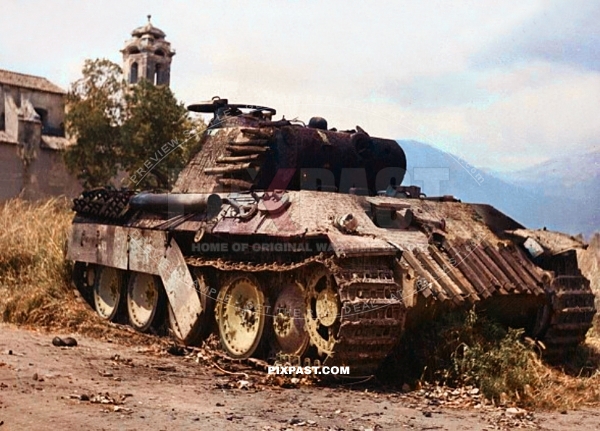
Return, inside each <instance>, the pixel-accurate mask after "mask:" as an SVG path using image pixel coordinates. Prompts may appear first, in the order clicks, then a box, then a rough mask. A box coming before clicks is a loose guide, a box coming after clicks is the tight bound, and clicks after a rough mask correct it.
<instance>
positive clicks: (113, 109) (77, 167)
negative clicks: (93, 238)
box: [65, 60, 123, 188]
mask: <svg viewBox="0 0 600 431" xmlns="http://www.w3.org/2000/svg"><path fill="white" fill-rule="evenodd" d="M122 96H123V84H122V82H121V68H120V67H119V66H118V65H116V64H114V63H111V62H110V61H108V60H94V61H92V60H86V62H85V65H84V66H83V77H82V78H81V79H79V80H77V81H75V82H74V83H73V84H72V86H71V90H70V91H69V93H68V95H67V107H68V109H67V114H66V118H65V120H66V129H67V132H68V133H69V134H70V135H71V136H73V137H74V138H75V139H76V140H77V145H74V146H72V147H71V148H70V149H69V151H66V152H65V163H66V165H67V168H68V169H69V170H70V171H71V172H72V173H74V174H76V175H77V178H78V179H79V180H81V181H82V183H83V186H84V187H86V188H89V187H97V186H101V185H104V184H107V183H108V181H109V180H110V179H111V178H112V177H114V176H115V175H116V174H117V170H118V167H119V166H118V164H117V163H115V161H116V160H117V154H118V148H119V146H120V131H119V127H118V126H119V124H120V122H121V113H122V108H123V97H122Z"/></svg>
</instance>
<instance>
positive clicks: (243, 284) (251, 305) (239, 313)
mask: <svg viewBox="0 0 600 431" xmlns="http://www.w3.org/2000/svg"><path fill="white" fill-rule="evenodd" d="M265 310H266V308H265V296H264V294H263V292H262V290H261V288H260V285H259V283H258V281H257V280H256V278H254V277H253V276H251V275H246V274H240V275H236V276H234V277H233V278H230V279H229V280H228V281H226V283H225V285H224V286H223V287H222V288H221V290H220V291H219V295H218V296H217V304H216V306H215V317H216V319H217V326H218V328H219V337H220V338H221V344H222V346H223V348H224V349H225V350H226V352H227V354H228V355H229V356H231V357H232V358H238V359H244V358H248V357H250V356H251V355H252V354H253V353H254V352H255V350H256V348H257V347H258V345H259V344H260V341H261V338H262V334H263V329H264V327H265V321H266V314H265Z"/></svg>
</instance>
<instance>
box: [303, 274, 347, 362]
mask: <svg viewBox="0 0 600 431" xmlns="http://www.w3.org/2000/svg"><path fill="white" fill-rule="evenodd" d="M340 309H341V307H340V300H339V296H338V294H337V292H336V285H335V281H334V280H333V276H332V275H331V273H330V272H329V271H328V270H327V269H326V268H320V269H317V270H316V271H315V272H314V273H313V274H311V276H310V277H309V280H308V283H307V286H306V313H305V316H306V317H305V324H306V330H307V332H308V335H309V337H310V341H311V343H312V344H314V345H315V346H316V347H317V350H318V351H319V354H321V355H323V354H325V355H330V354H331V353H333V348H334V346H335V343H336V342H337V341H338V340H337V335H338V332H339V325H340Z"/></svg>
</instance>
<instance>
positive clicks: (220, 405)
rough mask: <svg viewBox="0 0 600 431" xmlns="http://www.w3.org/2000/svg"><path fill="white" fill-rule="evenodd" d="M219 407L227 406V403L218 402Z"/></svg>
mask: <svg viewBox="0 0 600 431" xmlns="http://www.w3.org/2000/svg"><path fill="white" fill-rule="evenodd" d="M217 407H225V404H223V403H217Z"/></svg>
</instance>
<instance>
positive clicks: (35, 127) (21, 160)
mask: <svg viewBox="0 0 600 431" xmlns="http://www.w3.org/2000/svg"><path fill="white" fill-rule="evenodd" d="M65 95H66V94H65V91H64V90H63V89H61V88H60V87H58V86H56V85H54V84H53V83H52V82H50V81H48V80H47V79H46V78H42V77H39V76H32V75H25V74H22V73H17V72H11V71H8V70H1V69H0V167H1V168H0V201H3V200H6V199H8V198H11V197H15V196H21V197H23V198H26V199H37V198H41V197H45V196H50V195H61V194H65V195H68V196H73V195H75V194H77V193H78V192H79V190H80V189H81V188H80V186H79V184H78V182H77V180H76V179H75V178H74V177H73V176H71V175H69V174H68V172H67V170H66V167H65V165H64V163H63V160H62V150H63V149H65V148H66V147H67V146H68V145H69V141H68V140H67V139H66V138H65V132H64V117H65Z"/></svg>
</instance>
